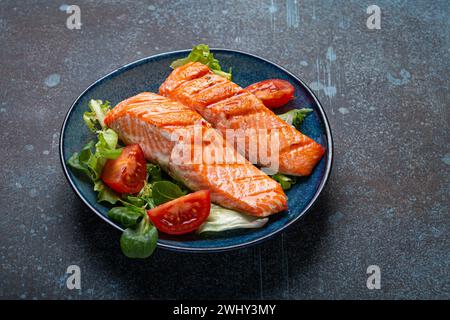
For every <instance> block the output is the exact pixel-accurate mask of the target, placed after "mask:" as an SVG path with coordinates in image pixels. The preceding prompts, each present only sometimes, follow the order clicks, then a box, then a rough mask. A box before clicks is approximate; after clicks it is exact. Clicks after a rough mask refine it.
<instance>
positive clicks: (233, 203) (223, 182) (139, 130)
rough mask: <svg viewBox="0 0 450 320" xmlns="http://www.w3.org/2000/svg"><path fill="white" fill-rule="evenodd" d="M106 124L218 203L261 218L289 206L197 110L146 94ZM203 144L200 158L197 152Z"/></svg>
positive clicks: (126, 103) (117, 110) (119, 109)
mask: <svg viewBox="0 0 450 320" xmlns="http://www.w3.org/2000/svg"><path fill="white" fill-rule="evenodd" d="M105 124H106V125H107V126H108V127H110V128H112V129H113V130H115V131H116V132H117V134H118V135H119V138H120V139H121V140H122V141H123V142H124V143H125V144H134V143H137V144H139V145H140V146H141V148H142V150H143V151H144V154H145V157H146V158H147V160H149V161H151V162H153V163H158V164H159V165H160V166H161V167H162V168H163V169H164V170H165V171H166V172H168V173H169V174H170V175H171V176H172V177H174V178H175V179H177V180H179V181H182V182H183V183H184V184H185V185H186V186H187V187H188V188H190V189H191V190H194V191H197V190H202V189H209V190H210V191H211V200H212V202H214V203H217V204H219V205H221V206H223V207H226V208H230V209H234V210H237V211H240V212H243V213H247V214H250V215H253V216H258V217H264V216H267V215H270V214H273V213H277V212H280V211H282V210H285V209H286V200H287V199H286V195H285V194H284V192H283V190H282V189H281V187H280V185H279V184H278V183H277V182H275V181H274V180H273V179H271V178H270V177H269V176H267V175H266V174H265V173H264V172H262V171H261V170H259V169H258V168H256V167H255V166H253V165H252V164H251V163H250V162H249V161H247V160H246V159H245V158H244V157H242V156H241V155H240V154H239V153H238V152H236V151H235V150H234V148H233V147H232V146H230V145H229V144H228V143H226V142H225V141H224V139H223V138H222V136H221V135H220V134H219V133H218V132H217V131H216V130H215V129H214V128H212V127H211V125H210V124H209V123H208V122H206V121H205V120H204V119H203V118H202V117H201V116H200V115H199V114H198V113H197V112H195V111H194V110H192V109H191V108H189V107H186V106H184V105H183V104H181V103H179V102H176V101H173V100H170V99H168V98H165V97H163V96H160V95H158V94H154V93H150V92H143V93H140V94H138V95H136V96H134V97H131V98H128V99H126V100H124V101H122V102H120V103H119V104H118V105H117V106H116V107H115V108H113V109H112V110H111V111H109V112H108V114H107V115H106V117H105ZM196 133H197V135H196ZM198 134H199V135H198ZM197 137H200V139H198V138H197ZM199 146H201V147H202V149H200V150H202V151H201V153H200V157H199V156H198V155H199V154H198V153H197V154H195V153H194V151H193V150H199V149H195V148H196V147H199ZM183 150H187V151H183ZM183 153H184V156H186V155H187V156H186V157H184V158H183V157H181V156H182V155H183ZM194 154H195V155H194ZM180 155H181V156H180ZM193 155H194V156H193ZM207 155H216V156H217V157H216V158H214V157H213V158H211V157H207ZM219 155H223V156H222V158H220V157H219ZM211 159H213V160H214V161H212V160H211ZM220 159H222V161H220ZM225 160H226V161H225Z"/></svg>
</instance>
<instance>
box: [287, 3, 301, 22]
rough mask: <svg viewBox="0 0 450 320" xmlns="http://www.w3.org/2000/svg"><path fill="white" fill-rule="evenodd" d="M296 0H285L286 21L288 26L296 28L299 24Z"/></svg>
mask: <svg viewBox="0 0 450 320" xmlns="http://www.w3.org/2000/svg"><path fill="white" fill-rule="evenodd" d="M298 11H299V9H298V3H297V0H286V23H287V26H288V27H289V28H298V26H299V24H300V17H299V12H298Z"/></svg>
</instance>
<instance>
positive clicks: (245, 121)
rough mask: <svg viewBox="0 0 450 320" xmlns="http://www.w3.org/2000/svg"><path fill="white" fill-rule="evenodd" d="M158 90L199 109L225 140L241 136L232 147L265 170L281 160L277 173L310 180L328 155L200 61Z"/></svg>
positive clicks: (179, 70)
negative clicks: (230, 136) (314, 170)
mask: <svg viewBox="0 0 450 320" xmlns="http://www.w3.org/2000/svg"><path fill="white" fill-rule="evenodd" d="M159 92H160V94H162V95H163V96H166V97H169V98H171V99H173V100H176V101H178V102H180V103H182V104H184V105H185V106H187V107H190V108H191V109H193V110H195V111H197V112H198V113H199V114H200V115H201V116H202V117H203V118H204V119H205V120H206V121H208V122H209V123H210V124H211V125H212V126H213V127H214V128H215V129H216V130H218V131H219V132H221V133H222V136H223V137H228V134H229V133H230V131H235V132H238V134H235V137H236V135H237V136H238V140H239V139H240V140H241V141H244V142H245V143H241V144H237V145H236V142H235V140H232V141H229V143H230V144H231V145H233V146H234V147H235V148H236V149H237V150H238V151H239V152H240V153H241V154H242V155H244V156H245V157H246V158H247V159H248V160H250V161H251V162H252V163H255V164H257V165H259V166H261V167H267V166H270V165H271V163H272V165H273V161H274V159H276V160H275V161H277V169H278V170H277V172H280V173H284V174H289V175H295V176H308V175H310V174H311V172H312V170H313V169H314V167H315V166H316V164H317V163H318V162H319V161H320V159H321V158H322V156H323V154H324V152H325V149H324V147H322V146H321V145H320V144H319V143H317V142H315V141H314V140H312V139H311V138H309V137H307V136H306V135H304V134H302V133H301V132H299V131H297V130H296V129H295V128H294V127H293V126H291V125H290V124H288V123H286V122H285V121H283V120H281V119H280V118H279V117H278V116H277V115H275V114H274V113H273V112H272V111H271V110H269V109H268V108H266V107H265V106H264V104H263V103H262V102H261V100H259V99H258V98H257V97H256V96H255V95H254V94H252V93H250V92H248V91H247V90H245V89H243V88H241V87H240V86H238V85H237V84H235V83H233V82H232V81H230V80H228V79H226V78H224V77H221V76H218V75H216V74H214V73H213V72H212V71H211V70H210V69H209V67H207V66H206V65H204V64H201V63H199V62H189V63H187V64H185V65H183V66H181V67H178V68H176V69H175V70H173V71H172V73H171V74H170V75H169V77H168V78H167V79H166V80H165V82H164V83H163V84H162V85H161V87H160V88H159ZM239 137H240V138H239ZM227 140H229V139H228V138H227ZM269 140H270V141H269ZM261 151H265V152H261ZM273 173H275V172H273Z"/></svg>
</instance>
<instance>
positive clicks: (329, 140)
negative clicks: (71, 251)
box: [59, 48, 333, 253]
mask: <svg viewBox="0 0 450 320" xmlns="http://www.w3.org/2000/svg"><path fill="white" fill-rule="evenodd" d="M190 51H191V49H184V50H175V51H169V52H163V53H159V54H156V55H152V56H149V57H145V58H142V59H139V60H136V61H133V62H131V63H128V64H126V65H124V66H122V67H119V68H117V69H116V70H114V71H112V72H110V73H108V74H107V75H105V76H103V77H101V78H100V79H98V80H96V81H95V82H93V83H92V84H91V85H90V86H88V87H87V88H86V89H85V90H84V91H83V92H82V93H81V94H80V95H79V96H78V97H77V98H76V99H75V100H74V101H73V103H72V105H71V106H70V108H69V110H68V111H67V113H66V115H65V117H64V122H63V124H62V127H61V133H60V138H59V156H60V161H61V165H62V167H63V171H64V175H65V176H66V179H67V181H68V182H69V184H70V186H71V187H72V189H73V191H74V192H75V193H76V194H77V195H78V197H79V198H80V199H81V200H82V201H83V202H84V204H85V205H87V206H88V207H89V208H90V209H91V210H92V211H93V212H94V213H95V214H96V215H97V216H99V217H100V218H101V219H103V220H104V221H106V222H107V223H109V224H110V225H112V226H113V227H115V228H116V229H118V230H120V231H123V229H122V228H120V227H119V226H117V225H116V224H114V223H113V222H112V221H110V220H109V219H108V218H107V217H105V216H104V215H102V214H101V213H100V212H98V211H97V209H95V208H94V207H93V206H92V205H91V204H89V202H88V201H87V200H86V198H85V197H84V196H83V194H81V192H80V191H79V190H78V189H77V188H76V186H75V183H74V182H73V181H72V179H71V178H70V175H69V172H68V168H67V166H66V163H65V161H64V153H63V149H64V148H63V147H64V133H65V131H66V123H67V121H68V119H69V116H70V114H71V112H72V109H73V108H74V107H75V105H76V103H77V102H78V100H80V99H81V97H82V96H83V95H84V94H85V93H86V92H87V91H89V90H90V89H91V88H92V87H94V86H96V85H97V84H99V83H100V82H102V81H103V80H105V79H107V78H109V77H110V76H112V75H114V74H115V73H117V72H121V71H124V70H126V69H128V68H129V67H131V66H134V65H136V64H140V63H143V62H145V61H147V60H151V59H154V58H156V57H160V56H165V55H169V54H174V53H183V52H186V53H188V52H190ZM211 51H225V52H230V53H239V54H243V55H247V56H250V57H253V58H256V59H260V60H262V61H265V62H266V63H269V64H272V65H273V66H275V67H277V68H279V69H281V70H282V71H283V72H285V73H287V74H288V75H290V76H291V77H293V78H294V79H295V80H297V81H298V82H299V83H300V84H301V85H302V86H303V87H304V88H305V89H306V91H308V93H309V94H310V95H311V96H312V97H313V99H314V102H315V103H316V104H317V107H318V110H319V112H320V115H321V117H322V120H323V124H324V127H325V133H326V137H327V146H326V147H327V148H326V153H327V154H326V155H327V163H326V167H325V173H324V175H323V177H322V180H321V182H320V184H319V187H318V188H317V190H316V193H315V194H314V196H313V197H312V198H311V200H310V201H309V202H308V204H307V205H306V207H305V208H304V209H303V210H302V212H300V214H298V215H297V216H296V217H295V218H294V219H292V220H291V221H289V222H288V223H286V224H285V225H284V226H282V227H280V228H279V229H277V230H275V231H273V232H271V233H269V234H266V235H264V236H262V237H260V238H258V239H254V240H251V241H247V242H242V243H239V244H235V245H229V246H217V247H208V248H186V247H179V246H176V245H171V244H165V243H161V242H160V241H159V240H158V244H157V245H158V247H160V248H164V249H168V250H173V251H180V252H181V251H182V252H192V253H195V252H219V251H227V250H234V249H240V248H244V247H248V246H251V245H255V244H257V243H260V242H262V241H264V240H268V239H269V238H271V237H273V236H275V235H276V234H278V233H279V232H281V231H283V230H284V229H286V228H287V227H289V226H290V225H292V224H293V223H294V222H296V221H297V220H298V219H300V218H301V217H303V216H304V215H305V214H306V213H307V212H308V211H309V210H310V209H311V208H312V206H313V205H314V204H315V202H316V201H317V199H318V197H319V195H320V194H321V193H322V190H323V189H324V188H325V185H326V183H327V182H328V179H329V176H330V173H331V168H332V165H333V137H332V134H331V129H330V124H329V122H328V118H327V116H326V114H325V111H324V109H323V107H322V104H321V103H320V101H319V99H318V98H317V97H316V95H315V94H314V93H313V91H312V90H311V89H310V88H309V87H308V86H307V85H306V84H305V83H304V82H303V81H302V80H301V79H300V78H298V77H297V76H296V75H294V74H293V73H292V72H290V71H288V70H286V69H285V68H284V67H282V66H280V65H278V64H276V63H274V62H272V61H269V60H267V59H264V58H261V57H259V56H257V55H255V54H252V53H248V52H244V51H240V50H234V49H222V48H211Z"/></svg>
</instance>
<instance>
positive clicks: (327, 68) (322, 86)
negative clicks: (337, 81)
mask: <svg viewBox="0 0 450 320" xmlns="http://www.w3.org/2000/svg"><path fill="white" fill-rule="evenodd" d="M325 56H326V60H325V61H324V63H323V62H322V60H321V59H320V58H317V59H316V72H317V81H313V82H311V83H310V87H311V89H313V90H316V91H320V90H323V93H324V94H325V95H326V96H327V97H328V98H330V99H331V98H333V97H334V96H336V93H337V88H336V86H335V85H334V84H333V82H332V76H331V66H332V63H333V61H336V59H337V56H336V53H335V52H334V50H333V48H332V47H329V48H328V49H327V53H326V55H325Z"/></svg>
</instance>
